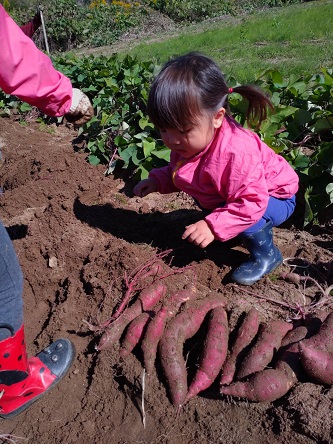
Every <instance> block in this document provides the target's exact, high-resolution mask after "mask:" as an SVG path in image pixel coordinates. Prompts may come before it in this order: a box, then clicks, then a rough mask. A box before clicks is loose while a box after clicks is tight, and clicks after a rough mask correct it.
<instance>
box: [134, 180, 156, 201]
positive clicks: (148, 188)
mask: <svg viewBox="0 0 333 444" xmlns="http://www.w3.org/2000/svg"><path fill="white" fill-rule="evenodd" d="M155 191H157V183H156V181H155V180H154V179H150V178H148V179H144V180H141V182H139V183H138V184H137V185H135V187H134V188H133V193H134V194H135V195H136V196H139V197H145V196H147V195H148V194H150V193H154V192H155Z"/></svg>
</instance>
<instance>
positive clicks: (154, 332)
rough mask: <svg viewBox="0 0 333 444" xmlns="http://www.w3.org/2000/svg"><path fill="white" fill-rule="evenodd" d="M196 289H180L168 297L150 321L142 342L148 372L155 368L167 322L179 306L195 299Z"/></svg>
mask: <svg viewBox="0 0 333 444" xmlns="http://www.w3.org/2000/svg"><path fill="white" fill-rule="evenodd" d="M195 296H196V291H194V289H184V290H179V291H177V292H176V293H174V294H173V295H171V297H170V299H168V300H167V301H166V302H165V304H164V305H163V306H162V308H161V309H160V310H159V311H158V312H157V314H156V316H154V318H153V319H152V320H151V321H150V322H149V324H148V326H147V329H146V331H145V334H144V336H143V339H142V342H141V349H142V352H143V362H144V366H145V369H146V372H147V374H150V373H151V372H152V370H153V368H154V363H155V360H156V355H157V347H158V343H159V340H160V339H161V337H162V334H163V332H164V329H165V326H166V324H167V322H168V321H169V320H170V319H172V318H173V317H174V316H175V315H176V313H177V312H178V310H179V307H180V306H181V305H182V304H183V303H184V302H185V301H188V300H191V299H194V297H195Z"/></svg>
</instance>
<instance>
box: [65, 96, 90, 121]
mask: <svg viewBox="0 0 333 444" xmlns="http://www.w3.org/2000/svg"><path fill="white" fill-rule="evenodd" d="M93 116H94V109H93V107H92V104H91V103H90V100H89V99H88V97H87V96H86V95H85V94H84V93H83V92H82V91H81V90H80V89H78V88H73V96H72V105H71V107H70V108H69V111H68V113H67V114H65V118H66V120H67V121H68V122H70V123H74V125H83V124H84V123H87V122H89V120H90V119H91V118H92V117H93Z"/></svg>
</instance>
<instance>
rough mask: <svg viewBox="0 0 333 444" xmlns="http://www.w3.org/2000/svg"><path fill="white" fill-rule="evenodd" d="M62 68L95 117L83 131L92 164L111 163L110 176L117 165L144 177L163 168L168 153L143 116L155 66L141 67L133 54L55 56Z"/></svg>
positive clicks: (146, 63)
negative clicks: (160, 167)
mask: <svg viewBox="0 0 333 444" xmlns="http://www.w3.org/2000/svg"><path fill="white" fill-rule="evenodd" d="M55 64H56V66H57V68H58V69H59V70H61V71H62V72H63V73H65V74H66V75H67V76H68V77H70V78H71V80H72V82H73V85H74V86H78V87H80V88H81V89H82V90H83V91H84V92H86V94H87V95H88V96H90V98H91V100H92V103H93V105H94V109H95V117H94V118H93V119H92V120H91V121H90V122H88V123H87V124H85V125H84V127H82V128H81V129H80V132H79V135H84V136H85V138H86V140H88V142H87V150H88V152H89V157H88V159H89V162H91V163H92V164H94V165H97V164H99V163H103V164H107V173H108V174H110V173H112V172H113V170H114V168H115V166H116V165H118V164H121V166H122V168H125V169H136V170H137V172H138V175H139V176H140V177H145V176H147V174H148V171H149V170H150V169H151V168H152V167H157V166H161V165H162V164H163V163H165V162H166V160H168V158H169V151H168V150H167V149H166V148H165V147H164V146H163V145H162V143H161V141H159V140H158V139H157V133H156V131H155V129H154V128H153V126H152V125H151V124H150V123H149V122H148V120H147V118H146V117H145V106H146V101H147V95H148V88H149V84H150V81H151V78H152V76H153V73H154V69H155V66H154V65H153V64H152V63H150V62H145V63H140V64H139V63H137V61H136V60H135V59H134V58H131V57H129V56H127V57H125V58H123V59H120V58H119V57H117V56H113V57H111V58H107V57H98V58H97V57H93V56H91V57H85V58H82V59H80V60H73V59H72V58H70V57H62V58H57V59H56V60H55Z"/></svg>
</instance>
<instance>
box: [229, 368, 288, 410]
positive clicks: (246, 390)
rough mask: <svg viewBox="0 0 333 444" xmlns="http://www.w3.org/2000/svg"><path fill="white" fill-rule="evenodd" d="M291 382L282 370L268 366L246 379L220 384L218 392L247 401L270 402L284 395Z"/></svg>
mask: <svg viewBox="0 0 333 444" xmlns="http://www.w3.org/2000/svg"><path fill="white" fill-rule="evenodd" d="M293 384H294V382H293V381H292V380H291V379H290V376H289V375H288V373H286V372H285V371H284V370H281V369H273V368H269V369H265V370H263V371H261V372H257V373H254V374H252V375H251V376H250V378H249V379H248V380H247V381H237V382H235V383H234V384H231V385H228V386H222V387H221V388H220V392H221V394H223V395H230V396H234V397H238V398H245V399H247V400H249V401H255V402H272V401H275V400H276V399H279V398H281V397H282V396H284V395H285V394H286V393H287V392H288V391H289V390H290V389H291V387H292V386H293Z"/></svg>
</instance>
